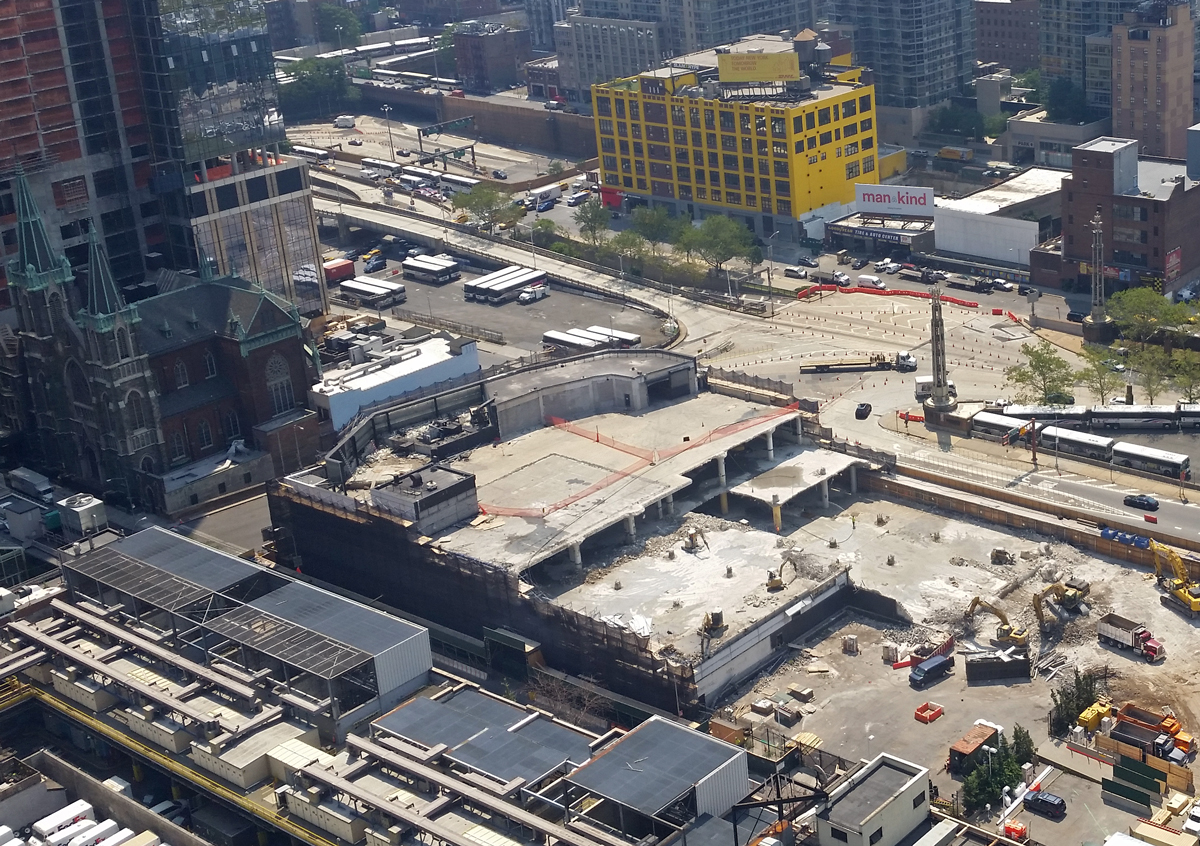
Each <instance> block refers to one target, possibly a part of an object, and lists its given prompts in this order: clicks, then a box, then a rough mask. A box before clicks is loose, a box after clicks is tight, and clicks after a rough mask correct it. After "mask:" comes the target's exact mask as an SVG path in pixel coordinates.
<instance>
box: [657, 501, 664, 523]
mask: <svg viewBox="0 0 1200 846" xmlns="http://www.w3.org/2000/svg"><path fill="white" fill-rule="evenodd" d="M662 518H663V501H662V500H661V499H660V500H659V501H658V519H659V520H661V519H662Z"/></svg>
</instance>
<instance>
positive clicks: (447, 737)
mask: <svg viewBox="0 0 1200 846" xmlns="http://www.w3.org/2000/svg"><path fill="white" fill-rule="evenodd" d="M530 715H531V712H529V711H526V710H525V709H524V708H518V707H517V706H515V705H509V704H506V703H504V702H501V701H499V700H497V699H495V698H493V697H490V696H487V695H486V694H483V693H480V692H478V691H475V690H464V691H461V692H460V693H457V694H455V695H453V696H448V697H442V698H440V699H425V698H421V699H414V700H413V701H412V702H409V703H408V704H407V705H403V706H401V707H399V708H397V709H396V710H394V711H392V712H391V713H390V714H386V715H385V716H383V717H381V718H379V719H378V720H376V721H375V726H376V727H377V728H378V729H380V730H382V731H384V732H386V733H389V734H393V735H395V736H397V737H401V738H404V739H406V740H411V741H415V742H416V743H419V744H421V745H422V746H426V747H433V746H436V745H437V744H439V743H444V744H445V745H447V746H449V747H450V748H451V751H450V752H448V753H447V755H446V757H447V758H449V759H450V760H451V761H454V762H456V763H459V764H462V765H464V766H466V767H469V768H471V769H473V770H477V771H479V772H482V773H486V774H488V775H490V776H493V777H495V778H498V779H501V780H503V781H509V780H511V779H514V778H524V779H526V780H527V781H531V782H533V781H537V780H539V779H541V778H542V777H543V776H545V775H546V774H547V773H550V772H553V771H554V770H555V769H557V768H558V767H559V766H561V765H562V764H563V763H564V762H566V761H571V762H572V763H575V764H580V763H583V762H584V761H586V760H587V759H588V758H589V757H590V755H591V750H590V749H589V746H588V744H589V742H590V740H591V738H590V737H589V736H587V735H586V734H584V733H583V732H580V731H575V730H574V729H570V728H567V727H566V726H563V725H560V724H558V723H555V722H554V721H552V720H550V719H548V718H545V717H542V716H538V717H536V718H535V719H533V720H530V721H529V722H527V723H525V724H524V725H522V726H521V727H520V728H515V726H517V725H518V724H520V723H521V722H522V721H524V720H528V719H529V717H530Z"/></svg>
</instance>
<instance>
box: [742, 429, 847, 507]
mask: <svg viewBox="0 0 1200 846" xmlns="http://www.w3.org/2000/svg"><path fill="white" fill-rule="evenodd" d="M788 446H789V447H790V446H792V445H791V444H789V445H788ZM783 451H784V452H792V451H795V452H796V454H795V455H793V456H792V457H791V458H785V459H784V460H783V461H780V462H779V464H777V465H775V466H774V467H772V468H771V469H770V470H767V471H766V472H765V473H760V474H759V475H757V476H755V477H754V478H752V479H749V480H748V481H745V482H742V483H741V484H740V485H737V486H736V487H734V488H733V489H732V493H735V494H737V495H738V496H744V497H749V498H750V499H756V500H758V501H759V502H765V503H767V504H768V505H770V504H771V503H772V502H773V501H774V498H775V497H779V502H780V504H783V503H787V502H790V501H791V500H793V499H795V498H796V497H798V496H800V495H801V494H803V493H805V492H806V491H809V490H812V489H813V488H815V487H818V486H819V485H820V484H821V482H823V481H828V480H830V479H832V478H833V477H834V476H836V475H837V474H838V473H841V472H842V471H843V470H845V469H847V468H849V467H854V466H859V467H867V466H869V462H866V461H864V460H862V459H861V458H854V457H853V456H849V455H845V454H844V453H840V452H833V451H832V450H828V449H821V448H819V447H796V448H795V450H791V449H787V450H783ZM780 452H781V449H780V448H779V447H776V448H775V457H776V459H778V458H779V457H780Z"/></svg>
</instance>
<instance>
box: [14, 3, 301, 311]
mask: <svg viewBox="0 0 1200 846" xmlns="http://www.w3.org/2000/svg"><path fill="white" fill-rule="evenodd" d="M5 9H7V10H8V12H7V14H6V12H5V11H4V10H5ZM5 17H7V18H9V20H8V21H7V27H8V29H9V31H14V30H15V31H17V32H18V33H19V34H18V35H16V36H15V37H12V38H9V39H7V40H5V41H4V42H3V43H0V118H3V119H5V120H6V124H7V125H8V126H10V127H13V128H14V130H15V132H14V135H15V140H14V143H13V145H11V146H8V147H7V148H6V149H5V150H0V245H2V249H3V253H4V256H8V255H10V254H11V253H12V252H13V251H14V249H15V240H14V236H13V235H12V234H11V227H12V225H13V224H14V223H15V218H14V217H13V216H12V199H11V194H10V188H9V185H8V184H7V183H6V182H4V181H3V175H2V171H5V170H7V171H11V170H12V169H13V168H14V167H15V165H16V161H15V160H14V158H13V157H14V153H15V159H18V160H19V161H20V162H21V163H22V164H23V165H24V167H25V170H26V173H27V174H28V178H29V182H30V185H31V188H32V190H33V192H34V193H35V195H36V198H37V200H38V202H39V204H40V206H41V208H42V209H43V213H44V216H45V218H46V222H47V224H48V230H49V232H50V233H51V237H53V236H55V235H57V236H58V238H59V241H60V244H61V247H62V249H63V252H64V253H65V254H66V255H67V256H68V258H69V259H70V260H71V262H72V264H73V265H76V266H82V264H83V263H84V262H86V260H87V243H86V242H87V236H88V232H89V231H90V229H91V228H92V227H96V228H97V230H98V232H99V234H100V235H101V237H102V238H103V239H104V245H105V248H106V251H107V253H108V255H109V257H110V261H111V263H112V266H113V274H114V277H115V278H116V279H117V283H118V284H119V285H121V286H129V287H130V288H132V287H135V286H136V284H137V283H139V282H140V281H141V279H142V278H143V277H144V275H145V273H146V271H147V270H153V269H155V268H156V267H158V266H166V267H171V268H176V269H184V268H189V267H190V268H196V267H198V266H199V263H200V262H201V261H202V260H204V261H207V262H209V263H210V264H211V265H212V266H213V269H214V270H215V271H216V272H218V273H237V274H238V275H241V276H243V277H245V278H248V279H253V280H256V281H258V282H259V283H260V284H261V285H262V286H263V287H264V288H266V289H267V290H269V291H271V292H273V293H275V294H278V295H280V296H282V297H284V298H286V299H288V300H290V301H292V302H294V303H295V304H296V305H297V306H298V307H299V309H300V310H301V311H302V312H305V313H311V312H317V311H320V310H322V309H323V307H324V304H325V299H324V289H323V285H322V282H321V277H320V274H319V273H318V270H319V261H320V260H319V254H318V248H317V240H316V225H315V221H314V218H313V213H312V204H311V197H310V191H309V184H308V176H307V169H306V166H305V165H304V164H303V163H302V162H299V161H297V160H294V159H291V158H283V157H281V156H279V154H278V145H279V142H281V141H282V140H283V138H284V126H283V121H282V119H281V117H280V114H279V111H278V108H277V105H276V91H275V82H274V67H273V62H272V58H271V48H270V41H269V39H268V36H267V27H266V15H265V11H264V8H263V5H262V3H260V2H258V0H238V2H216V0H200V2H191V1H190V0H182V1H181V0H32V1H31V2H28V3H22V4H16V5H9V6H5V7H0V21H3V19H4V18H5ZM14 24H15V26H14ZM5 159H7V161H5ZM127 293H129V294H131V295H134V294H135V292H134V291H129V292H127ZM3 304H4V303H3V302H0V305H3Z"/></svg>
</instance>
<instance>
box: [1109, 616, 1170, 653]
mask: <svg viewBox="0 0 1200 846" xmlns="http://www.w3.org/2000/svg"><path fill="white" fill-rule="evenodd" d="M1096 636H1097V637H1098V638H1099V639H1100V642H1101V643H1106V644H1109V645H1110V646H1116V647H1118V648H1120V649H1132V650H1133V651H1134V652H1136V653H1138V654H1139V655H1141V656H1142V657H1143V658H1145V659H1146V660H1147V661H1157V660H1158V659H1160V658H1165V657H1166V655H1167V648H1166V647H1165V646H1163V645H1162V643H1161V642H1160V641H1159V640H1157V639H1156V638H1155V637H1154V633H1153V632H1151V631H1150V630H1149V629H1148V628H1146V627H1145V626H1143V625H1142V624H1141V623H1135V622H1134V621H1133V620H1128V619H1126V618H1125V617H1120V616H1118V615H1116V614H1105V615H1104V616H1103V617H1101V618H1100V619H1099V620H1098V621H1097V623H1096Z"/></svg>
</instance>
